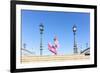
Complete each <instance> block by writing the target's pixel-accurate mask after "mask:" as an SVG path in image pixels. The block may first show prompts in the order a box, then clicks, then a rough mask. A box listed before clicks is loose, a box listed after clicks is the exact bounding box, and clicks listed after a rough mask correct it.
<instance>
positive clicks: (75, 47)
mask: <svg viewBox="0 0 100 73" xmlns="http://www.w3.org/2000/svg"><path fill="white" fill-rule="evenodd" d="M76 31H77V27H76V25H73V34H74V48H73V49H74V54H77V53H78V49H77V43H76Z"/></svg>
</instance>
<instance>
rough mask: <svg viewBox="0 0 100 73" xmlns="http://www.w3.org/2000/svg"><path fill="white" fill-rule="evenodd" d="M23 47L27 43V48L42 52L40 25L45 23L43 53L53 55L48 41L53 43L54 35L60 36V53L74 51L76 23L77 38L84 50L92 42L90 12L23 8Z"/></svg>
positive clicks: (78, 43)
mask: <svg viewBox="0 0 100 73" xmlns="http://www.w3.org/2000/svg"><path fill="white" fill-rule="evenodd" d="M21 18H22V20H21V23H22V24H21V25H22V36H21V37H22V47H23V43H26V49H27V50H29V51H32V52H35V55H39V54H40V30H39V25H40V24H41V23H42V24H43V25H44V32H43V49H44V50H43V55H52V53H51V52H50V51H49V50H48V45H47V44H48V42H51V43H52V44H53V39H54V36H55V35H56V36H57V37H58V41H59V45H60V47H59V48H58V50H57V51H58V54H59V55H63V54H72V53H73V31H72V27H73V25H74V24H76V26H77V32H76V34H77V35H76V40H77V45H78V48H79V49H81V50H83V49H85V48H86V43H88V44H89V43H90V14H89V13H82V12H81V13H79V12H51V11H35V10H21Z"/></svg>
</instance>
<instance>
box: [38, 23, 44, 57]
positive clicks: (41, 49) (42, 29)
mask: <svg viewBox="0 0 100 73" xmlns="http://www.w3.org/2000/svg"><path fill="white" fill-rule="evenodd" d="M39 27H40V55H41V56H42V55H43V46H42V35H43V31H44V26H43V24H42V23H41V24H40V26H39Z"/></svg>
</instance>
